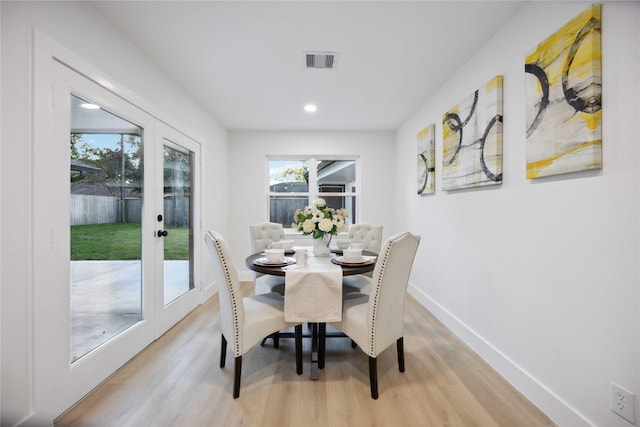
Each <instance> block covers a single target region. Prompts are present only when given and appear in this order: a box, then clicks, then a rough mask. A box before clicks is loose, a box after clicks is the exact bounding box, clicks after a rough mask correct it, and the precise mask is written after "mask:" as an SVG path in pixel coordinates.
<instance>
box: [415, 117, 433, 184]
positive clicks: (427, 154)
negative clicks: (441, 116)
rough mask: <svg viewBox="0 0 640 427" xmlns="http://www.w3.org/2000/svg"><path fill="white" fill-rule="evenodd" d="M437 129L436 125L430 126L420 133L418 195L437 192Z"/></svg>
mask: <svg viewBox="0 0 640 427" xmlns="http://www.w3.org/2000/svg"><path fill="white" fill-rule="evenodd" d="M435 128H436V126H435V125H434V124H430V125H429V126H427V127H426V128H424V129H422V130H421V131H420V132H418V194H433V193H434V192H435V191H436V186H435V175H436V168H435V165H436V159H435V155H436V146H435Z"/></svg>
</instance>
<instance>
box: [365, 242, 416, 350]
mask: <svg viewBox="0 0 640 427" xmlns="http://www.w3.org/2000/svg"><path fill="white" fill-rule="evenodd" d="M407 234H409V233H402V234H400V235H399V236H396V237H395V238H393V239H392V240H389V245H388V246H387V247H386V251H385V253H384V257H383V258H382V264H381V267H380V274H378V281H377V282H376V287H375V289H374V293H373V294H372V295H371V297H373V303H372V307H371V317H370V320H371V335H370V336H369V356H371V357H376V339H375V335H374V334H373V331H375V330H376V311H377V309H378V300H379V299H380V286H381V285H382V277H383V276H384V270H385V268H386V267H387V261H388V259H389V253H390V252H391V249H392V248H393V246H394V245H395V244H396V243H398V242H399V241H400V240H402V239H403V238H404V237H405V236H406V235H407ZM378 260H380V256H378ZM378 262H380V261H378ZM371 297H370V298H371Z"/></svg>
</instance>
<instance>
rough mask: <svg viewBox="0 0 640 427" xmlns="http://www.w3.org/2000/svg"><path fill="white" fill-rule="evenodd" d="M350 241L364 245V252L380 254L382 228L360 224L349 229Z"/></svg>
mask: <svg viewBox="0 0 640 427" xmlns="http://www.w3.org/2000/svg"><path fill="white" fill-rule="evenodd" d="M349 239H351V240H352V241H354V242H360V243H362V250H365V251H370V252H375V253H377V254H378V253H380V246H381V245H382V226H381V225H375V224H370V223H368V222H360V223H358V224H353V225H351V226H350V227H349Z"/></svg>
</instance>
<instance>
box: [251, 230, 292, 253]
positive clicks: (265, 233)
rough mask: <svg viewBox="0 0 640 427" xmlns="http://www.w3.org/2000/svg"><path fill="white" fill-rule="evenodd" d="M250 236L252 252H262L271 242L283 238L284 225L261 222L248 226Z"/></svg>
mask: <svg viewBox="0 0 640 427" xmlns="http://www.w3.org/2000/svg"><path fill="white" fill-rule="evenodd" d="M249 235H250V236H251V250H252V251H253V253H254V254H255V253H258V252H262V251H264V250H265V249H267V248H268V247H269V245H270V244H271V243H273V242H278V241H280V240H283V239H284V227H283V226H282V224H278V223H275V222H261V223H260V224H254V225H250V226H249Z"/></svg>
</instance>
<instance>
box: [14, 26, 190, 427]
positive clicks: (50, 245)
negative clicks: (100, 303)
mask: <svg viewBox="0 0 640 427" xmlns="http://www.w3.org/2000/svg"><path fill="white" fill-rule="evenodd" d="M60 64H63V65H64V66H67V67H68V68H70V69H73V70H76V71H78V72H79V73H80V74H82V75H83V76H84V77H85V78H86V79H88V80H90V81H92V82H93V83H94V84H97V85H98V86H100V87H102V88H103V89H104V90H105V91H108V92H110V95H105V96H106V97H107V98H108V97H113V98H112V100H113V99H116V98H119V99H120V102H122V103H128V104H130V106H131V107H132V108H137V109H138V110H139V111H141V112H142V114H147V115H148V117H149V118H148V119H146V118H145V119H133V120H132V119H131V115H129V114H125V115H124V116H125V118H129V119H130V120H131V121H133V122H137V123H136V124H139V125H140V126H142V127H143V128H144V129H145V132H151V133H152V138H149V135H146V138H145V143H146V144H148V145H150V144H151V143H153V144H154V145H155V146H156V147H158V146H160V147H161V145H158V144H157V137H156V136H155V135H154V134H153V132H154V130H153V129H154V128H155V127H156V125H157V124H158V122H159V121H161V122H163V123H170V120H167V119H166V118H163V117H161V116H162V114H150V113H149V112H150V111H151V112H153V111H157V109H156V108H155V107H154V106H153V105H150V104H149V103H148V102H146V101H145V100H143V99H141V98H140V97H139V96H138V95H136V94H135V92H133V91H131V90H129V89H127V88H126V87H124V86H122V85H120V84H118V83H117V82H115V81H114V80H113V79H110V78H109V77H108V76H106V75H105V74H104V73H103V72H101V71H100V70H99V69H97V68H95V67H93V66H92V65H91V64H89V63H87V62H86V61H84V60H83V59H82V58H80V57H78V56H77V55H76V54H75V53H73V52H71V51H70V50H68V49H67V48H65V47H64V46H63V45H61V44H60V43H58V42H56V41H55V40H54V39H52V38H50V37H49V36H47V35H46V34H44V33H42V32H40V31H39V30H37V29H35V30H34V66H33V70H34V72H33V124H32V126H33V127H32V139H31V142H32V144H31V147H30V150H31V156H32V159H33V161H32V164H31V166H30V167H31V170H27V171H25V174H26V175H28V176H31V177H32V179H31V191H32V198H31V201H30V209H29V211H30V216H31V218H30V221H31V223H32V224H33V227H32V231H30V232H29V231H27V232H26V233H25V239H27V240H28V241H29V246H30V247H29V253H31V254H32V263H31V270H30V273H29V275H30V277H31V280H30V283H29V284H28V286H30V292H31V295H32V303H31V305H30V314H31V318H32V319H33V320H32V321H33V328H32V330H33V337H32V338H31V340H29V342H30V345H31V348H30V351H29V361H28V363H29V365H31V366H32V367H33V370H32V372H33V388H32V389H30V400H31V402H32V407H33V412H32V415H31V416H30V417H29V419H28V421H26V422H28V423H33V424H38V425H39V424H47V425H48V424H52V423H53V420H54V419H55V417H57V416H59V415H60V414H61V413H62V412H63V411H64V410H66V409H67V408H69V407H70V406H71V405H72V404H73V403H75V402H76V401H78V400H79V399H80V398H82V397H83V396H84V395H85V394H86V393H88V392H89V391H90V390H91V389H92V388H93V387H95V386H97V385H98V384H99V383H100V382H101V381H102V380H104V379H105V378H106V377H108V375H110V374H111V373H113V372H115V370H117V369H118V368H119V367H120V366H121V365H122V364H124V363H125V362H126V361H127V360H128V359H130V358H131V357H133V355H135V354H137V352H138V351H140V350H141V349H142V348H144V346H146V345H147V344H148V342H151V341H152V340H153V339H155V338H157V337H158V336H159V335H161V334H162V333H163V332H164V331H165V330H166V329H168V328H169V327H170V326H167V325H168V324H169V323H170V322H168V321H167V322H163V324H162V325H160V324H157V319H158V316H156V314H155V311H156V310H157V307H158V306H157V304H155V303H154V301H157V300H158V298H156V295H155V294H152V293H150V291H149V290H146V291H145V292H146V295H145V297H144V298H146V299H148V300H149V301H144V302H143V304H144V311H145V312H146V314H145V320H143V321H142V322H138V324H136V325H134V326H133V327H132V328H130V330H131V333H123V334H121V336H119V337H118V339H119V340H120V341H122V342H124V343H125V345H124V346H125V348H127V350H126V351H124V352H121V354H119V355H118V357H117V358H114V357H113V354H110V352H109V351H107V350H103V349H98V351H95V352H93V353H92V354H91V355H90V357H85V358H83V359H84V360H83V359H80V360H79V361H77V362H75V363H74V364H73V367H71V365H70V364H69V358H68V353H65V355H64V358H63V359H64V360H63V359H62V358H61V357H60V356H55V355H52V354H51V352H50V349H52V348H55V347H56V345H58V346H59V345H60V343H59V340H60V337H59V336H56V331H59V330H61V328H67V329H68V327H69V324H68V314H67V316H60V315H59V311H58V312H56V310H55V308H54V307H55V306H56V305H58V304H63V307H68V304H69V300H68V296H69V291H68V286H69V282H68V280H66V281H64V283H53V285H52V277H58V278H59V277H66V278H68V277H69V274H68V270H69V252H68V248H69V244H68V240H69V236H68V230H66V236H63V235H61V232H60V230H59V229H58V230H56V229H55V227H53V226H51V225H50V220H51V218H50V215H49V213H48V211H49V208H50V207H51V206H55V204H58V205H60V203H61V200H68V199H67V198H66V197H68V194H67V196H66V197H65V195H64V194H60V191H59V190H58V191H57V192H53V193H49V192H47V191H43V190H46V185H43V184H42V183H43V182H46V180H47V179H54V180H56V181H55V182H62V181H59V180H62V179H64V180H65V182H66V186H67V187H68V179H69V177H68V174H69V171H68V167H66V168H55V170H53V171H52V168H51V167H49V169H47V167H46V166H47V164H49V165H51V164H52V163H53V164H55V163H56V162H58V164H64V165H67V164H68V160H69V159H68V152H67V151H66V150H58V151H59V153H57V154H52V153H47V152H46V151H47V149H46V148H45V149H44V151H43V147H47V144H54V142H55V137H54V135H55V132H56V124H55V120H56V119H55V117H54V108H53V105H52V104H53V100H54V98H55V94H54V93H53V87H54V75H55V71H56V67H60V66H62V65H60ZM125 100H126V101H125ZM112 104H113V102H108V103H107V105H112ZM134 105H135V107H133V106H134ZM133 115H134V116H135V115H136V114H133ZM140 121H142V123H141V122H140ZM184 134H185V135H187V134H190V133H189V132H184ZM191 139H192V140H193V141H194V142H195V143H196V144H199V143H198V142H197V141H198V140H200V138H197V137H192V138H191ZM145 150H146V148H145ZM53 151H55V150H53ZM51 155H53V157H50V156H51ZM145 155H146V153H145ZM156 157H159V156H156ZM198 162H199V159H198ZM149 163H150V164H149V165H145V179H146V176H147V173H146V169H147V166H149V167H152V168H157V165H155V166H152V164H151V162H149ZM198 166H199V164H198ZM197 169H198V175H197V176H196V177H194V179H196V180H197V181H196V183H195V184H194V185H196V186H197V188H198V189H199V187H200V181H199V167H198V168H197ZM155 173H158V172H157V171H156V172H155ZM160 173H161V172H160ZM63 175H64V178H63ZM67 187H65V188H67ZM160 187H162V184H160ZM200 194H201V192H200V191H199V190H198V194H197V195H196V196H195V197H196V198H197V200H198V201H197V204H195V205H194V209H195V212H196V213H195V214H194V216H195V218H194V223H193V226H194V241H197V239H201V237H202V236H201V234H202V233H201V230H200V215H199V209H200V206H201V204H200V202H199V197H198V196H199V195H200ZM152 210H153V209H147V213H146V215H155V214H154V213H153V212H152ZM58 212H61V211H60V210H58ZM66 214H67V215H66V216H67V223H68V210H67V212H66ZM57 215H60V213H58V214H57ZM58 219H60V218H58ZM147 221H148V219H147ZM148 224H149V225H151V224H154V223H153V222H149V223H148ZM147 238H148V237H145V239H147ZM65 239H66V240H65ZM156 242H157V240H156ZM65 245H66V246H65ZM143 246H144V245H143ZM146 246H147V249H143V251H146V250H149V251H152V252H156V251H157V249H156V248H157V246H158V245H157V244H154V243H147V245H146ZM160 246H161V245H160ZM194 246H195V248H194V251H195V253H194V256H195V258H194V263H195V265H196V268H195V272H194V274H195V275H196V277H195V278H194V279H195V282H194V284H195V287H196V289H194V291H196V292H191V294H192V295H190V297H189V298H184V299H182V300H183V301H187V300H189V301H190V303H189V304H187V303H186V302H183V301H182V300H181V301H180V302H179V303H178V304H176V305H175V306H176V307H180V309H173V311H174V313H173V314H172V315H171V316H173V317H174V318H175V317H176V316H177V317H181V316H184V315H185V314H186V313H188V312H189V311H190V310H191V309H192V308H193V307H194V304H196V305H197V304H199V303H201V301H202V293H201V289H202V286H201V283H200V278H199V274H198V273H197V272H198V270H199V269H198V268H197V266H199V265H200V261H201V260H200V253H199V249H198V248H199V246H201V245H198V244H196V245H194ZM65 248H66V251H65ZM143 269H145V267H144V264H143ZM155 270H156V271H157V270H158V267H157V266H156V268H155ZM52 274H54V275H53V276H52ZM144 274H146V275H147V276H149V277H150V278H151V279H152V281H153V277H154V275H156V274H157V273H156V272H155V271H147V270H145V271H144ZM58 281H60V279H58ZM63 288H64V289H66V291H62V289H63ZM144 298H143V299H144ZM149 314H151V316H152V317H151V318H149ZM62 317H64V318H62ZM150 319H153V321H150ZM174 323H175V322H174ZM29 329H31V328H29ZM67 338H68V332H67ZM57 341H58V343H57V344H56V342H57ZM64 341H65V342H66V340H64ZM62 345H65V344H64V343H63V344H62ZM94 364H98V365H100V366H101V368H100V370H99V372H95V373H92V372H91V371H92V370H91V369H89V366H91V365H94ZM61 367H62V368H61ZM61 371H64V372H63V373H64V375H67V376H70V377H74V376H77V377H81V376H82V377H86V378H85V380H84V381H83V384H82V385H81V386H74V385H72V386H68V385H65V384H61V383H60V380H61V379H60V378H59V377H57V374H53V373H56V372H57V373H60V372H61ZM63 382H64V381H63ZM63 388H64V390H63Z"/></svg>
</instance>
